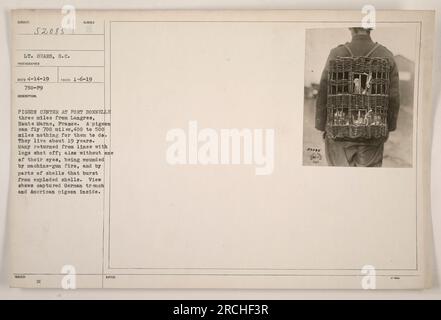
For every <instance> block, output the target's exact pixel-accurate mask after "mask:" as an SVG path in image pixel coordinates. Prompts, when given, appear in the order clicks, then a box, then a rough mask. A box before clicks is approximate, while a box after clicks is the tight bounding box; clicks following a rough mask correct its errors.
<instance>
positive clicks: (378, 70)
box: [303, 24, 418, 168]
mask: <svg viewBox="0 0 441 320" xmlns="http://www.w3.org/2000/svg"><path fill="white" fill-rule="evenodd" d="M417 36H418V34H417V28H416V26H415V25H412V24H409V25H408V26H407V25H405V26H404V27H403V26H401V25H400V27H394V26H392V27H389V26H387V27H377V28H375V29H373V28H363V27H359V26H356V27H349V28H326V29H320V28H317V29H307V30H306V46H305V47H306V49H305V50H306V52H305V87H304V90H305V93H304V124H303V164H304V165H307V166H336V167H389V168H406V167H412V162H413V161H412V158H413V156H412V155H413V147H412V146H413V132H414V123H413V122H414V119H413V118H414V117H413V114H414V108H415V105H414V102H415V101H416V100H415V99H414V82H415V75H416V58H417V54H418V52H417V50H418V46H417V38H418V37H417Z"/></svg>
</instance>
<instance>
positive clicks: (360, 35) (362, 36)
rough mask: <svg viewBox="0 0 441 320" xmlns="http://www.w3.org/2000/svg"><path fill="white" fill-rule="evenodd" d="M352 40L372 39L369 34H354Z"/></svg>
mask: <svg viewBox="0 0 441 320" xmlns="http://www.w3.org/2000/svg"><path fill="white" fill-rule="evenodd" d="M354 40H368V41H372V39H371V36H370V35H368V34H356V35H354V36H353V37H352V41H354Z"/></svg>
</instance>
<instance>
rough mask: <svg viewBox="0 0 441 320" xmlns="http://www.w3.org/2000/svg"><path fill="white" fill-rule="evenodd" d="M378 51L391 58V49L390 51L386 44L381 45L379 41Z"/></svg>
mask: <svg viewBox="0 0 441 320" xmlns="http://www.w3.org/2000/svg"><path fill="white" fill-rule="evenodd" d="M377 50H378V52H379V53H382V54H383V55H384V56H386V57H391V58H393V56H394V54H393V52H392V51H390V50H389V49H388V48H387V47H386V46H384V45H382V44H381V43H379V44H378V49H377Z"/></svg>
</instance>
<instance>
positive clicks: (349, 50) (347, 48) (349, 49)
mask: <svg viewBox="0 0 441 320" xmlns="http://www.w3.org/2000/svg"><path fill="white" fill-rule="evenodd" d="M344 46H345V48H346V50H348V52H349V54H350V55H351V57H353V56H354V54H353V53H352V50H351V48H349V46H348V44H347V43H345V44H344Z"/></svg>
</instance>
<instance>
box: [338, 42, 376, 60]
mask: <svg viewBox="0 0 441 320" xmlns="http://www.w3.org/2000/svg"><path fill="white" fill-rule="evenodd" d="M344 46H345V48H346V50H348V52H349V54H350V55H351V57H353V56H354V53H353V52H352V50H351V48H349V46H348V44H347V43H345V44H344ZM379 46H380V44H379V43H378V42H375V44H374V46H373V47H372V49H371V50H370V51H369V52H368V53H367V54H366V55H365V57H366V58H367V57H369V56H370V55H371V54H372V53H374V51H375V50H377V48H378V47H379Z"/></svg>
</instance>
